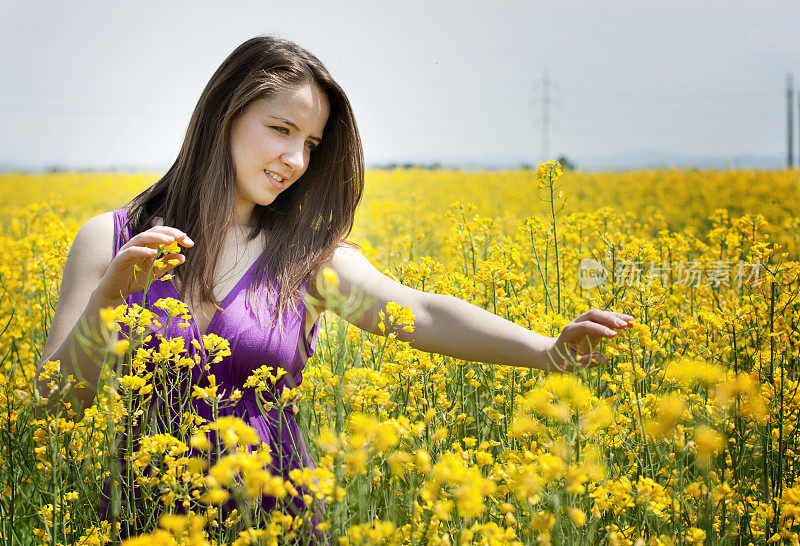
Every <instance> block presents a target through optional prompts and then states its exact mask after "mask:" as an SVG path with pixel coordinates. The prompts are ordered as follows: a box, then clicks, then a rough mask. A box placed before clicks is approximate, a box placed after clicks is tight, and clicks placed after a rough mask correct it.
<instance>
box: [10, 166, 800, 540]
mask: <svg viewBox="0 0 800 546" xmlns="http://www.w3.org/2000/svg"><path fill="white" fill-rule="evenodd" d="M157 179H158V174H155V173H153V174H122V173H50V174H43V175H33V174H5V175H2V176H0V196H1V197H2V199H0V203H1V204H0V243H2V249H3V252H2V254H0V332H2V335H1V336H0V358H2V360H1V361H0V367H2V372H3V373H2V374H0V473H2V475H3V479H2V484H3V489H2V491H1V492H0V533H1V535H2V536H0V543H2V544H50V545H57V544H64V545H66V544H87V545H88V544H92V545H93V544H111V543H119V542H122V543H123V544H126V545H128V546H131V545H135V544H147V545H149V546H152V545H158V544H196V545H206V544H217V545H222V544H233V545H247V544H293V543H298V544H302V543H319V542H321V541H322V542H324V541H326V540H330V542H331V543H333V544H340V545H356V544H438V545H442V544H446V545H452V544H487V545H489V544H491V545H500V544H585V545H590V544H611V545H651V544H652V545H656V544H676V545H678V544H737V545H738V544H764V543H778V544H784V543H785V544H798V532H800V476H799V474H800V466H798V463H797V455H796V454H797V451H798V449H800V445H799V444H800V441H799V440H798V430H799V429H800V390H799V389H800V332H798V323H800V298H798V293H799V292H800V283H799V281H798V273H800V264H799V263H798V256H799V255H800V247H798V244H800V213H798V209H797V206H796V203H797V202H798V199H799V198H800V176H799V175H798V171H796V170H786V171H721V172H718V171H700V170H654V171H638V172H628V173H583V172H574V171H569V172H564V173H561V169H560V166H559V165H558V164H555V163H553V162H548V163H542V164H540V165H539V167H538V169H537V170H529V171H507V172H497V171H494V172H488V171H487V172H474V171H468V172H467V171H465V172H460V171H451V170H424V169H408V170H392V171H383V170H372V171H369V172H368V176H367V186H366V193H365V198H364V201H363V202H362V205H361V208H360V210H359V214H358V216H357V220H356V226H355V228H354V230H353V234H352V236H351V240H353V241H354V242H357V243H359V244H360V245H361V247H362V252H363V253H364V254H365V255H366V256H367V257H368V258H369V259H370V260H371V261H372V262H373V264H374V265H375V266H376V267H377V268H378V269H379V270H381V271H383V272H384V273H385V274H387V275H389V276H391V277H393V278H394V279H396V280H398V281H399V282H402V283H403V284H405V285H407V286H410V287H413V288H417V289H420V290H424V291H429V292H436V293H440V294H447V295H451V296H456V297H458V298H461V299H464V300H466V301H468V302H470V303H472V304H474V305H477V306H479V307H482V308H484V309H487V310H489V311H491V312H492V313H495V314H498V315H500V316H502V317H504V318H506V319H508V320H510V321H512V322H515V323H516V324H519V325H521V326H524V327H525V328H529V329H531V330H533V331H536V332H538V333H540V334H544V335H549V336H557V335H558V333H559V332H560V331H561V329H562V328H563V327H564V325H565V324H567V323H568V322H569V321H570V320H571V319H573V318H575V317H576V316H578V315H579V314H581V313H583V312H585V311H587V310H589V309H591V308H602V309H609V310H613V311H617V312H622V313H627V314H630V315H633V316H634V317H636V320H635V322H634V324H633V326H632V327H630V328H626V329H625V330H622V331H621V332H620V335H619V336H617V337H616V338H614V339H613V340H606V341H604V342H603V343H604V345H603V348H602V350H603V352H604V353H605V354H606V356H607V357H608V359H607V361H606V363H605V364H603V365H602V366H600V367H595V368H589V369H584V370H582V371H579V372H578V373H576V374H574V375H573V374H560V373H550V374H547V373H544V372H541V371H538V370H529V369H524V368H518V367H514V366H508V365H502V364H497V365H495V364H483V363H479V362H466V361H463V360H459V359H455V358H451V357H448V356H443V355H438V354H429V353H424V352H421V351H417V350H415V349H413V348H411V347H410V346H409V345H408V344H407V343H404V342H402V341H400V340H399V339H397V337H396V336H395V335H394V334H391V335H390V336H388V337H383V336H373V335H370V334H368V333H365V332H363V331H361V330H359V329H357V328H355V327H354V326H351V325H349V324H347V323H346V322H344V321H342V320H340V319H338V318H337V316H336V315H335V314H333V313H330V312H328V313H326V314H325V315H324V316H323V318H322V319H321V328H320V334H319V338H318V340H317V346H316V351H315V354H314V356H313V357H312V358H311V359H310V360H309V361H308V364H307V366H306V369H305V371H304V374H303V382H302V384H301V385H300V386H299V388H296V389H288V388H287V389H284V390H283V391H281V392H275V390H274V389H273V388H272V386H273V385H275V384H276V381H277V380H278V379H279V377H280V375H281V373H282V370H280V369H275V368H274V367H271V366H269V365H268V364H265V365H264V366H263V367H261V368H259V369H258V370H256V371H255V372H254V373H253V375H252V376H251V377H250V379H249V380H248V386H250V387H253V388H254V389H255V390H256V392H258V393H260V401H261V403H262V405H263V407H264V408H265V409H275V408H277V409H278V410H279V411H284V410H287V409H288V410H290V411H293V412H294V413H295V415H296V419H297V422H298V424H299V426H300V429H301V431H302V433H303V435H304V437H305V439H306V442H307V444H308V447H309V449H310V451H311V453H312V455H313V459H314V463H315V466H316V467H315V469H314V470H311V469H305V470H293V471H292V472H291V480H288V481H285V480H282V479H280V478H278V477H276V476H273V475H271V474H270V473H268V472H266V471H265V470H264V468H265V466H266V465H268V464H269V462H270V461H271V456H270V453H269V450H268V449H266V448H265V445H259V441H258V437H257V435H256V433H255V431H254V430H253V429H252V428H251V427H249V426H248V425H247V424H246V423H244V422H242V421H240V420H237V419H234V418H228V417H219V418H217V419H215V420H213V421H209V422H206V421H204V420H203V419H201V418H199V417H198V416H197V415H193V414H192V413H191V412H186V413H185V414H183V416H182V419H181V421H180V422H179V423H172V425H171V426H170V427H168V428H167V429H164V428H163V427H162V428H159V427H158V426H156V424H155V423H156V422H157V420H156V419H154V417H153V415H151V413H152V412H151V411H149V409H148V408H150V407H153V404H154V402H156V401H159V400H162V401H163V400H165V397H168V396H171V395H172V394H171V392H172V391H170V390H169V389H168V388H166V387H167V386H168V385H169V384H173V383H175V382H179V381H180V380H181V379H182V378H184V379H185V378H186V377H188V376H187V374H188V373H189V371H190V370H191V368H192V367H193V366H195V365H197V363H196V362H195V361H194V360H192V359H189V358H186V355H185V354H184V352H185V349H184V348H183V346H182V344H181V343H178V342H175V341H170V340H166V339H165V340H161V342H160V344H159V345H158V347H157V350H145V349H144V343H145V342H146V341H147V340H146V339H145V332H146V331H147V329H146V328H145V326H147V325H148V324H150V323H152V321H153V320H154V317H155V314H154V310H148V309H142V308H134V307H133V306H130V307H126V306H122V307H119V308H116V309H110V308H109V309H106V310H105V311H104V312H103V314H102V318H103V322H104V324H105V325H106V331H105V334H106V335H105V337H104V338H103V339H102V340H100V341H101V342H102V343H104V344H105V345H104V346H105V347H106V349H107V356H106V361H105V363H104V364H105V365H106V368H107V369H106V373H105V374H104V376H103V380H102V381H103V382H102V388H101V390H100V392H99V394H98V396H97V398H96V399H95V403H94V405H92V406H91V407H89V408H87V409H86V410H85V411H83V412H82V414H81V415H77V414H76V413H75V412H74V411H73V410H72V409H71V408H69V407H65V406H59V407H57V409H56V410H54V411H55V413H50V414H43V413H42V404H43V402H42V400H41V399H40V398H39V397H37V395H36V393H35V392H34V389H33V387H32V382H33V376H34V373H35V371H36V367H37V364H38V362H39V359H40V358H41V351H42V347H43V345H44V341H45V338H46V336H47V332H48V328H49V324H50V320H51V318H52V315H53V311H54V309H55V305H56V302H57V299H58V292H59V283H60V277H61V272H62V268H63V265H64V262H65V260H66V256H67V253H68V251H69V248H70V245H71V242H72V240H73V238H74V236H75V234H76V232H77V230H78V228H79V227H80V226H81V224H82V223H83V222H85V221H86V220H87V219H89V218H90V217H92V216H94V215H96V214H99V213H101V212H106V211H109V210H111V209H113V208H119V207H120V206H121V205H122V204H123V203H124V202H125V201H127V200H128V199H129V198H131V197H132V196H133V195H135V194H136V193H138V192H139V191H141V190H142V189H144V188H145V187H147V186H148V185H149V184H151V183H153V182H155V181H156V180H157ZM161 250H162V254H167V253H169V251H170V250H171V249H161ZM336 282H337V279H336V277H335V275H334V274H332V273H330V272H328V273H326V275H325V278H324V284H323V285H322V289H323V290H325V289H326V287H328V288H330V287H332V286H333V285H335V284H336ZM350 304H352V302H339V303H337V305H350ZM158 307H159V309H161V311H163V312H166V313H167V315H168V316H169V320H174V321H185V320H187V315H186V314H187V312H188V309H187V307H186V305H185V304H184V303H183V302H180V301H178V300H173V299H165V300H161V301H160V302H159V303H158ZM382 319H383V322H382V324H383V328H389V329H395V328H397V327H399V328H404V329H407V330H408V331H413V328H414V316H413V314H412V313H411V311H410V310H409V309H407V308H403V307H400V306H398V305H389V306H388V307H387V309H386V311H385V313H384V315H383V317H382ZM121 326H125V327H126V331H127V332H129V334H130V336H129V339H125V340H123V341H119V339H118V333H119V332H120V328H121ZM161 326H163V325H161ZM150 341H152V339H151V340H150ZM204 348H205V349H206V350H207V351H208V358H209V361H215V360H217V361H219V360H221V359H222V358H224V357H225V356H226V355H227V354H228V345H227V341H226V340H224V339H221V338H219V337H217V336H215V335H214V334H208V335H207V336H204ZM47 373H48V374H49V379H50V380H51V382H52V385H53V388H54V396H57V395H58V393H59V392H63V391H65V390H68V389H74V388H77V386H76V385H75V382H74V378H64V377H61V374H60V370H59V367H58V363H57V362H55V363H51V364H49V365H48V366H47ZM185 396H186V397H187V398H188V397H193V398H195V399H201V400H203V401H205V403H207V404H209V405H210V406H211V407H212V408H213V410H214V415H218V411H219V410H220V409H223V408H225V407H226V406H227V405H230V404H231V402H232V401H235V400H236V398H237V394H236V393H233V394H230V393H226V392H225V391H224V389H218V388H217V386H216V384H215V382H214V380H213V379H212V380H211V381H210V382H209V383H208V384H207V385H206V386H203V387H200V386H197V387H195V388H194V389H193V390H192V391H188V392H186V393H185ZM156 406H157V405H156ZM189 406H190V405H189ZM131 430H137V431H139V437H138V444H137V446H136V449H135V450H130V451H127V452H126V453H128V455H126V456H125V457H123V458H122V460H121V461H120V460H119V454H120V453H121V452H120V451H119V449H118V448H119V446H117V445H116V443H115V437H116V436H117V435H118V434H120V433H123V432H129V431H131ZM209 433H213V434H215V435H216V437H218V438H220V439H221V441H220V442H209V440H208V438H209ZM209 452H214V453H213V455H214V456H213V457H212V456H211V455H212V453H209ZM109 481H110V482H113V483H115V487H112V491H118V490H119V489H120V486H121V485H122V484H127V485H133V484H136V485H137V486H138V488H139V494H140V495H141V497H140V498H139V499H135V502H129V503H122V502H119V499H117V502H116V503H114V507H115V508H114V509H113V510H112V517H110V518H108V519H101V518H100V516H99V514H100V511H99V509H98V506H99V505H100V497H101V495H102V494H103V492H104V491H103V487H104V484H106V483H108V482H109ZM298 493H299V494H301V495H302V498H303V500H304V504H305V506H306V507H307V508H308V510H307V511H306V512H301V513H297V514H293V513H291V512H290V511H289V510H286V509H281V508H282V506H281V502H280V500H281V499H285V498H289V497H290V496H292V495H297V494H298ZM264 494H266V495H271V496H274V497H276V498H277V499H279V502H278V508H277V509H276V510H274V511H272V512H271V513H266V512H265V511H263V510H258V508H257V506H256V505H257V503H256V501H257V500H258V499H260V498H261V495H264ZM283 508H285V507H283ZM134 522H135V523H136V525H137V526H138V527H139V528H140V532H139V533H138V536H135V537H124V536H123V533H122V530H123V529H124V528H126V526H129V525H130V524H132V523H134Z"/></svg>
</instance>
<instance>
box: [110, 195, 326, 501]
mask: <svg viewBox="0 0 800 546" xmlns="http://www.w3.org/2000/svg"><path fill="white" fill-rule="evenodd" d="M126 221H127V210H126V209H118V210H114V255H116V254H117V253H118V252H119V250H120V248H121V247H122V246H123V245H124V244H125V243H126V242H127V241H128V240H130V238H131V234H130V230H129V228H128V227H127V226H125V222H126ZM255 266H256V263H255V262H254V263H253V264H252V265H251V266H250V268H249V269H248V270H247V272H246V273H245V274H244V276H243V277H242V278H241V279H240V280H239V281H238V282H237V283H236V285H235V286H234V287H233V288H232V289H231V291H230V292H229V293H228V294H227V295H226V296H225V298H224V299H223V300H222V302H220V307H221V308H222V309H223V311H222V312H220V311H217V312H216V313H215V314H214V316H213V317H212V318H211V322H210V323H209V325H208V328H207V330H206V334H216V335H217V336H220V337H222V338H224V339H226V340H228V342H229V343H230V350H231V354H230V355H229V356H227V357H224V358H223V359H222V361H221V362H218V363H210V364H209V365H210V370H209V371H208V372H205V371H203V367H204V366H205V365H206V351H205V349H204V344H203V339H202V335H201V334H200V331H199V329H198V326H197V323H196V322H195V320H194V318H192V319H191V320H190V321H188V323H189V326H188V327H181V326H180V323H181V322H183V321H181V320H175V319H173V321H172V323H171V324H170V325H169V326H168V327H167V329H166V331H165V333H164V334H163V337H164V338H165V339H170V338H177V337H183V338H184V347H185V348H186V351H187V353H188V354H187V355H185V356H188V357H189V358H194V357H195V356H198V357H199V362H200V365H199V366H194V368H192V382H193V383H194V384H199V385H200V386H207V385H208V383H207V374H209V373H210V374H214V376H215V378H216V383H217V385H218V387H219V392H223V393H226V394H230V393H232V392H233V390H234V389H239V390H240V391H241V392H242V393H243V394H242V397H241V399H240V400H239V401H238V402H237V403H236V404H234V405H232V406H229V407H227V408H221V409H220V410H219V413H218V414H219V416H236V417H239V418H241V419H242V420H244V421H245V422H246V423H247V424H249V425H250V426H251V427H253V428H254V429H255V430H256V431H257V432H258V435H259V438H260V440H261V441H262V442H265V443H266V444H267V445H269V447H270V449H271V451H272V457H273V462H272V465H271V466H272V467H271V468H269V469H268V470H270V471H271V472H272V473H273V474H275V475H278V474H280V475H282V476H283V478H284V479H288V473H289V471H290V470H292V469H295V468H311V469H312V470H313V468H314V463H313V461H312V460H311V457H310V456H309V452H308V449H307V448H306V444H305V441H304V439H303V437H302V435H301V434H300V430H299V428H298V426H297V422H296V421H295V419H294V414H293V413H292V410H291V407H290V408H287V409H285V410H284V411H283V412H281V413H283V415H279V411H278V410H277V409H273V410H270V411H268V412H266V414H262V412H261V411H260V410H259V407H258V403H257V402H256V396H255V392H254V390H253V389H252V388H245V387H244V383H245V381H246V380H247V378H248V377H249V376H250V375H251V373H252V372H253V371H254V370H256V369H257V368H259V367H261V366H263V365H269V366H273V367H275V366H277V367H280V368H283V369H284V370H286V374H285V375H284V376H283V377H282V378H281V380H280V381H279V382H278V384H277V389H276V391H275V392H277V393H279V392H280V387H281V386H283V385H287V386H289V387H293V386H297V385H300V382H301V381H302V379H303V368H304V367H305V363H306V360H307V359H308V358H310V357H311V356H312V355H313V354H314V348H315V346H316V340H317V334H318V332H319V320H320V319H319V317H317V320H316V321H315V322H314V325H313V327H312V328H311V332H310V334H309V337H310V339H307V338H306V336H305V324H306V308H305V303H304V302H303V299H302V298H300V299H299V303H298V306H297V307H298V310H297V312H293V311H292V310H291V307H289V308H288V309H287V311H286V312H285V313H284V315H283V316H282V317H280V319H281V320H282V321H283V325H284V331H283V335H282V336H281V335H280V332H279V329H278V328H277V326H275V327H272V326H271V325H270V320H271V315H272V312H273V310H274V308H275V306H276V305H277V299H278V293H277V290H269V292H268V294H254V296H255V297H254V298H253V301H254V303H259V302H260V303H261V307H260V309H259V311H260V315H261V322H259V319H258V316H257V315H256V312H255V309H253V308H251V305H250V302H249V301H248V299H249V298H248V287H249V285H250V281H251V278H252V275H253V272H254V271H255ZM301 289H303V290H305V291H307V290H308V280H305V281H304V282H303V283H302V284H301ZM259 296H261V299H260V300H259ZM143 297H144V293H143V292H136V293H134V294H131V295H130V296H128V298H127V299H126V302H127V303H128V304H134V303H135V304H138V305H140V306H142V307H145V308H148V309H150V310H151V311H152V312H154V313H156V314H157V315H158V318H159V321H160V322H161V323H162V324H164V323H166V319H167V314H166V312H165V311H163V310H161V309H159V308H157V307H155V306H154V305H153V304H154V303H155V302H156V301H157V300H159V299H161V298H174V299H177V300H180V294H179V292H178V290H177V288H176V287H175V285H174V284H173V283H172V282H171V281H169V280H167V281H163V280H157V281H155V282H153V283H152V285H151V286H150V288H149V291H148V293H147V301H146V302H144V301H143ZM123 331H124V332H127V331H128V330H127V327H124V326H123ZM301 337H302V340H301ZM193 340H196V341H197V342H198V344H199V345H200V347H201V349H200V350H198V349H197V348H196V347H195V345H194V344H193V343H192V341H193ZM148 346H152V347H157V346H158V341H157V340H155V339H153V341H152V342H151V343H149V344H148V345H146V346H145V347H146V348H147V347H148ZM303 352H305V354H303ZM188 387H189V389H190V392H191V385H189V386H188ZM192 404H193V407H194V410H195V411H196V413H197V414H198V415H199V416H201V417H203V418H204V419H207V420H209V421H212V420H213V416H212V412H211V406H210V405H209V404H207V403H206V402H204V401H203V400H201V399H198V398H194V397H193V398H192ZM167 414H168V415H169V418H170V419H180V417H179V416H180V413H177V412H175V413H173V411H167ZM212 441H213V438H212ZM213 451H214V450H213V449H212V452H213ZM212 464H213V461H212ZM290 500H291V502H292V503H294V504H295V505H296V506H297V507H298V508H302V504H303V503H302V499H300V498H295V499H293V500H292V499H290ZM262 505H263V508H264V509H266V510H272V509H273V508H274V506H275V499H273V498H271V497H264V499H263V501H262Z"/></svg>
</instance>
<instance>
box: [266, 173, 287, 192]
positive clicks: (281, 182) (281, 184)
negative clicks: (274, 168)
mask: <svg viewBox="0 0 800 546" xmlns="http://www.w3.org/2000/svg"><path fill="white" fill-rule="evenodd" d="M264 174H266V175H267V178H269V179H270V180H272V183H273V184H274V185H275V187H276V188H278V189H279V190H281V189H283V187H284V186H285V185H286V182H285V181H284V180H283V179H281V177H280V176H278V175H277V174H275V173H273V172H270V171H267V170H264Z"/></svg>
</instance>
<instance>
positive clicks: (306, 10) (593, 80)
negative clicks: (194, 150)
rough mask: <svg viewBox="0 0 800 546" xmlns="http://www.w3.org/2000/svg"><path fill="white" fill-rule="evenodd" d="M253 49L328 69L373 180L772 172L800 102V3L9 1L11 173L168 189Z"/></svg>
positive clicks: (1, 152) (3, 91) (4, 107)
mask: <svg viewBox="0 0 800 546" xmlns="http://www.w3.org/2000/svg"><path fill="white" fill-rule="evenodd" d="M260 34H272V35H276V36H279V37H282V38H287V39H290V40H292V41H295V42H297V43H298V44H300V45H301V46H303V47H305V48H306V49H308V50H309V51H311V52H312V53H314V54H315V55H316V56H317V57H318V58H319V59H320V60H322V62H323V63H325V65H326V66H327V68H328V69H329V71H330V72H331V74H332V75H333V77H334V78H335V79H336V80H337V81H338V82H339V84H340V85H341V86H342V88H343V89H344V90H345V92H346V93H347V95H348V97H349V99H350V101H351V103H352V105H353V109H354V111H355V115H356V120H357V123H358V126H359V130H360V133H361V137H362V142H363V146H364V151H365V159H366V162H367V165H368V166H379V165H385V164H390V163H399V164H402V163H416V164H430V163H440V164H443V165H445V166H463V167H478V166H488V167H504V166H505V167H510V166H516V165H519V164H520V163H528V164H535V163H537V162H539V161H542V160H545V159H547V158H549V157H553V158H556V157H558V156H562V155H563V156H566V157H567V158H568V159H569V160H570V161H571V162H573V163H575V164H576V165H578V166H579V167H581V166H583V167H587V168H592V167H595V168H601V167H604V166H606V167H625V166H627V165H628V164H631V162H634V163H635V162H636V161H646V162H666V163H669V162H674V161H683V160H687V158H688V159H689V160H692V161H693V160H695V159H697V158H701V159H702V158H705V160H710V159H711V158H714V159H716V160H719V161H732V162H733V163H734V164H738V163H737V162H739V163H742V164H746V163H747V162H748V161H751V160H752V161H756V160H758V161H762V162H768V163H769V162H772V163H774V164H775V165H778V166H779V165H782V164H784V163H785V161H786V77H787V74H789V73H793V74H794V82H795V97H797V90H798V88H800V2H798V1H797V0H759V1H737V0H726V1H710V0H693V1H684V0H670V1H659V2H656V1H650V0H625V1H615V0H605V1H603V2H599V1H597V0H580V1H578V0H576V1H568V0H562V1H558V2H557V1H539V0H529V1H525V2H512V1H509V2H502V1H499V2H488V1H486V0H482V1H474V0H458V1H435V0H426V1H424V2H422V1H416V0H404V1H402V2H399V1H398V2H383V1H379V0H369V1H348V0H341V1H338V2H331V1H330V0H327V1H325V2H322V1H317V0H307V1H303V2H296V1H291V2H288V1H283V2H272V1H263V0H262V1H250V0H237V1H236V2H210V1H204V0H192V1H183V0H181V1H169V0H166V1H165V0H161V1H159V2H156V1H151V0H140V1H137V2H129V3H117V2H105V1H104V2H100V1H80V0H75V1H70V2H63V1H55V0H42V1H36V2H30V1H24V0H0V74H2V75H3V76H2V78H0V168H3V167H5V168H10V167H16V168H27V169H35V168H45V167H49V166H60V167H65V168H91V169H104V168H121V169H127V170H135V169H150V170H159V171H163V170H165V169H166V168H167V167H168V166H169V165H171V164H172V162H173V161H174V160H175V157H176V155H177V153H178V150H179V149H180V146H181V143H182V141H183V138H184V135H185V132H186V127H187V124H188V121H189V118H190V116H191V113H192V111H193V109H194V106H195V104H196V102H197V99H198V98H199V96H200V92H201V91H202V89H203V88H204V86H205V84H206V83H207V81H208V79H209V78H210V77H211V75H212V73H213V72H214V70H216V68H217V67H218V66H219V64H220V63H221V62H222V61H223V60H224V59H225V57H227V55H228V54H229V53H230V52H231V51H233V49H235V48H236V47H237V46H238V45H239V44H241V43H242V42H244V41H245V40H247V39H248V38H251V37H253V36H256V35H260ZM548 98H549V101H547V99H548ZM545 102H548V104H549V107H545ZM794 103H795V106H794V108H795V109H796V108H797V103H798V99H797V98H795V99H794ZM795 115H797V114H796V113H795ZM546 119H549V122H545V120H546ZM798 125H800V124H799V123H798V120H797V118H795V131H797V126H798ZM545 134H546V139H545ZM799 145H800V138H798V137H797V136H795V152H794V155H795V161H797V158H798V156H800V146H799ZM753 158H756V159H753Z"/></svg>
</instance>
